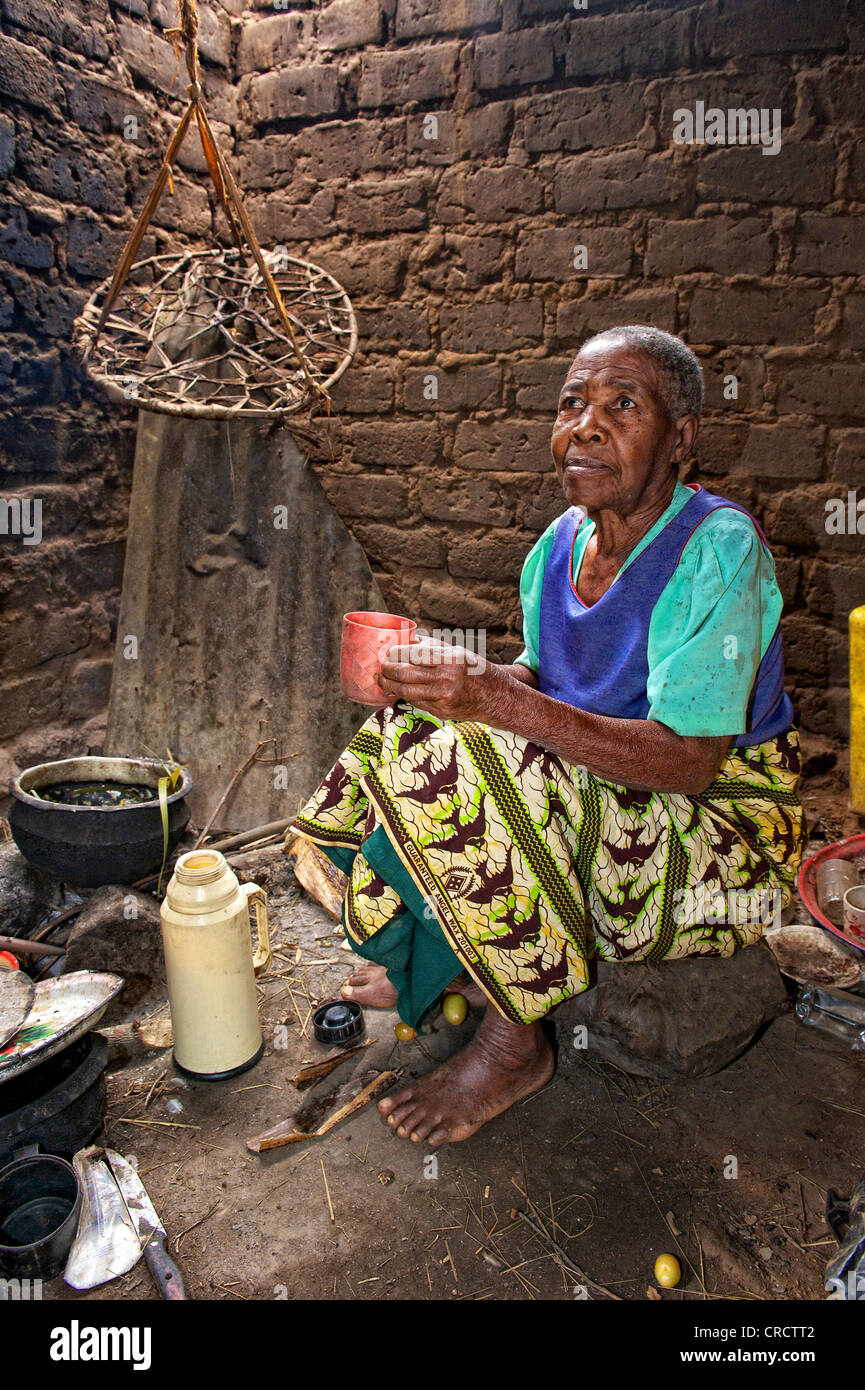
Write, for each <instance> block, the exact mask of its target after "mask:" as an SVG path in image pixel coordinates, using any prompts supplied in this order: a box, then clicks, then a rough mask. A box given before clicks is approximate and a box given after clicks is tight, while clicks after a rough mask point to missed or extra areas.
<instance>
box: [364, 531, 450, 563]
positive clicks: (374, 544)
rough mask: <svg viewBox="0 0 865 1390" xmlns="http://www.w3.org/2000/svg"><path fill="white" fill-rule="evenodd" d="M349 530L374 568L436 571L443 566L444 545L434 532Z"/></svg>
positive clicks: (444, 557) (445, 553) (445, 554)
mask: <svg viewBox="0 0 865 1390" xmlns="http://www.w3.org/2000/svg"><path fill="white" fill-rule="evenodd" d="M353 530H354V534H355V536H356V537H357V539H358V540H359V541H360V543H361V545H362V546H363V548H364V550H365V551H366V554H367V555H368V556H369V558H370V559H371V560H372V561H373V562H374V563H375V564H377V565H384V566H386V567H387V566H400V567H402V566H404V565H410V566H412V567H416V568H418V569H440V568H441V566H442V565H444V563H445V559H446V556H447V551H446V548H445V544H444V542H443V541H442V540H441V538H440V537H439V536H437V535H436V534H435V532H434V531H428V530H417V529H416V528H415V527H412V529H411V530H407V529H402V528H398V527H396V526H376V525H367V526H355V527H354V528H353Z"/></svg>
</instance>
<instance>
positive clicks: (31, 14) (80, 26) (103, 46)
mask: <svg viewBox="0 0 865 1390" xmlns="http://www.w3.org/2000/svg"><path fill="white" fill-rule="evenodd" d="M95 12H98V14H97V13H95ZM3 17H4V19H7V20H10V21H11V22H12V23H13V24H18V25H20V26H21V27H22V28H24V29H29V30H30V31H31V32H33V33H36V34H44V35H45V37H46V38H48V39H50V40H51V41H52V43H55V44H57V45H58V46H59V47H61V48H71V49H74V50H75V51H76V52H78V53H84V54H86V56H87V57H89V58H107V57H108V45H107V43H106V42H105V37H104V35H103V34H102V33H101V32H100V26H102V25H104V24H105V22H106V21H108V23H109V24H110V22H111V16H110V13H109V10H108V6H107V4H95V5H92V6H83V5H81V4H80V3H76V0H64V3H63V5H55V4H51V3H50V0H3Z"/></svg>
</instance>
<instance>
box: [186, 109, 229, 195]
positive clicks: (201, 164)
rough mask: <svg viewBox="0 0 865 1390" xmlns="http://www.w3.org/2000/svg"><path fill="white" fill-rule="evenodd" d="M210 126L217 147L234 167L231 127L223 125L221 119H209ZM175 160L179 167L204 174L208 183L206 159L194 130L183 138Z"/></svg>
mask: <svg viewBox="0 0 865 1390" xmlns="http://www.w3.org/2000/svg"><path fill="white" fill-rule="evenodd" d="M210 128H211V130H212V131H213V136H214V139H215V140H216V142H217V144H218V145H219V148H220V149H221V151H222V153H223V154H224V155H225V157H226V159H227V160H228V163H229V165H230V166H231V168H232V169H234V168H235V161H234V135H233V133H232V130H231V127H230V126H227V125H225V124H224V123H223V122H222V121H211V122H210ZM177 162H178V164H179V165H180V166H181V168H183V169H191V170H192V172H193V173H195V174H206V175H207V176H208V183H209V173H208V168H207V160H206V159H205V157H204V149H203V147H202V144H201V141H200V140H199V139H198V137H197V135H196V133H195V132H193V133H192V135H191V136H190V138H189V139H188V140H184V142H183V144H182V145H181V147H180V153H179V154H178V156H177Z"/></svg>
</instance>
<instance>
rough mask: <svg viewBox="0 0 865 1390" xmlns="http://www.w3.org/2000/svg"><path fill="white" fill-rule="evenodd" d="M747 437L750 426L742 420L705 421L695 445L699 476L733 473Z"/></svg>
mask: <svg viewBox="0 0 865 1390" xmlns="http://www.w3.org/2000/svg"><path fill="white" fill-rule="evenodd" d="M747 438H748V426H747V425H745V424H743V423H741V422H738V423H736V424H717V423H716V422H715V421H711V420H706V421H704V422H703V424H702V425H701V426H700V433H699V435H698V436H697V442H696V444H695V445H694V453H695V455H696V458H697V468H698V476H700V477H703V476H704V475H709V476H711V477H718V476H722V477H723V476H724V475H725V474H727V473H733V472H734V471H735V469H736V463H737V460H738V459H740V458H741V457H742V451H743V450H744V448H745V441H746V440H747ZM731 500H732V499H731Z"/></svg>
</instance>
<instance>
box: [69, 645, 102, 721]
mask: <svg viewBox="0 0 865 1390" xmlns="http://www.w3.org/2000/svg"><path fill="white" fill-rule="evenodd" d="M113 666H114V663H113V661H111V659H110V658H103V659H102V660H97V661H78V662H76V664H75V666H74V667H73V669H72V674H71V675H70V676H67V677H66V678H65V679H64V681H63V706H62V712H63V714H64V716H65V717H66V718H67V719H90V718H92V717H93V716H94V715H98V714H103V713H104V712H106V711H107V709H108V697H109V695H110V693H111V675H112V670H113Z"/></svg>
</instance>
